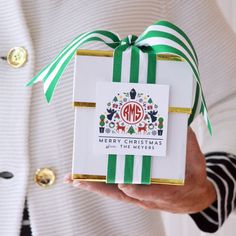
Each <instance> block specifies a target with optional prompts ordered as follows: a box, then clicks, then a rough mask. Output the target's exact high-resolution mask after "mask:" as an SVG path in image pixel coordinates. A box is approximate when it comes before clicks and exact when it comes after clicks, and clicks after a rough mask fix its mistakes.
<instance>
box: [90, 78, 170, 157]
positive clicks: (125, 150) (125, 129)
mask: <svg viewBox="0 0 236 236" xmlns="http://www.w3.org/2000/svg"><path fill="white" fill-rule="evenodd" d="M168 108H169V86H168V85H156V84H134V83H112V82H98V83H97V85H96V116H95V129H94V130H95V135H94V145H93V149H94V152H95V153H99V154H117V155H126V154H131V155H150V156H166V140H167V128H168V127H167V124H168Z"/></svg>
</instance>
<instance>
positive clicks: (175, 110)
mask: <svg viewBox="0 0 236 236" xmlns="http://www.w3.org/2000/svg"><path fill="white" fill-rule="evenodd" d="M73 106H74V107H85V108H94V107H96V103H95V102H74V104H73ZM169 112H171V113H185V114H192V109H191V108H186V107H169Z"/></svg>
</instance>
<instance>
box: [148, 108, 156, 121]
mask: <svg viewBox="0 0 236 236" xmlns="http://www.w3.org/2000/svg"><path fill="white" fill-rule="evenodd" d="M148 114H149V115H150V117H151V120H152V122H153V123H154V122H155V121H156V120H157V117H156V114H157V111H150V112H148Z"/></svg>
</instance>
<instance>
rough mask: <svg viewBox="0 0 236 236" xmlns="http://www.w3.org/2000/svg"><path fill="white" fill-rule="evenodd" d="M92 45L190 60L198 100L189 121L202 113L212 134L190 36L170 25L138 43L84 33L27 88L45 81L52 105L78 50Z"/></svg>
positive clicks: (151, 29) (159, 27)
mask: <svg viewBox="0 0 236 236" xmlns="http://www.w3.org/2000/svg"><path fill="white" fill-rule="evenodd" d="M135 38H136V37H135ZM91 41H100V42H103V43H105V44H106V45H108V46H109V47H111V48H113V49H115V51H116V49H117V48H118V47H119V46H121V45H127V46H131V42H132V45H133V46H136V47H138V48H140V49H141V50H143V51H150V50H151V51H153V52H155V53H156V54H157V55H160V54H166V53H167V54H173V55H177V56H179V57H181V58H183V59H184V60H186V61H187V62H188V64H189V66H190V67H191V69H192V71H193V75H194V78H195V81H196V92H195V99H194V103H193V107H192V114H191V115H190V117H189V124H190V123H191V122H192V121H193V119H194V118H195V117H196V116H197V115H198V114H199V113H201V114H202V115H203V117H204V120H205V122H206V125H207V127H208V130H209V132H210V133H212V127H211V123H210V120H209V118H208V113H207V108H206V103H205V99H204V95H203V91H202V86H201V82H200V74H199V70H198V59H197V54H196V52H195V50H194V47H193V45H192V43H191V41H190V39H189V38H188V36H187V35H186V34H185V33H184V32H183V31H182V30H181V29H180V28H178V27H177V26H176V25H174V24H172V23H170V22H168V21H158V22H156V23H155V24H153V25H151V26H149V27H148V28H147V29H146V30H145V31H144V33H142V34H141V35H140V36H139V37H138V38H137V39H136V40H135V39H132V40H129V37H127V38H126V39H123V40H121V39H120V38H119V36H117V35H116V34H114V33H112V32H110V31H105V30H96V31H92V32H88V33H83V34H81V35H79V36H78V37H76V38H75V39H74V40H72V41H71V42H70V43H69V44H68V45H66V46H65V47H64V48H63V49H62V51H61V52H60V53H59V54H58V55H57V56H56V57H55V58H54V59H53V61H52V62H51V63H50V64H49V65H47V66H46V67H45V68H43V69H42V70H41V71H39V73H38V74H37V75H36V76H35V77H34V78H33V79H32V80H31V81H30V82H29V83H28V84H27V85H28V86H32V85H33V84H35V83H37V82H39V81H43V83H44V93H45V96H46V99H47V101H48V102H50V100H51V98H52V96H53V93H54V90H55V87H56V85H57V83H58V81H59V79H60V77H61V75H62V73H63V72H64V70H65V69H66V67H67V65H68V63H69V62H70V61H71V60H72V58H73V56H74V55H75V52H76V51H77V49H78V48H79V47H80V46H82V45H83V44H85V43H88V42H91Z"/></svg>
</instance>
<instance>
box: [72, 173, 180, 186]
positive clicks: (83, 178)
mask: <svg viewBox="0 0 236 236" xmlns="http://www.w3.org/2000/svg"><path fill="white" fill-rule="evenodd" d="M72 178H73V179H79V180H81V181H91V182H106V176H103V175H81V174H73V175H72ZM151 183H152V184H168V185H184V180H182V179H157V178H151Z"/></svg>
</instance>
